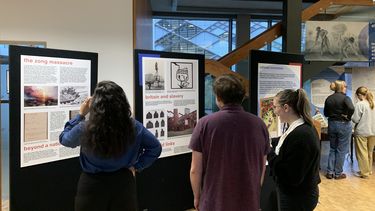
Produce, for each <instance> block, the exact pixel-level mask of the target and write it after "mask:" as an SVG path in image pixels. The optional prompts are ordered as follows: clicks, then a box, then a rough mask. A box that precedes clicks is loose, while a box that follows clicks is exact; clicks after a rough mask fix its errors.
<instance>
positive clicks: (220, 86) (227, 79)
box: [213, 74, 246, 104]
mask: <svg viewBox="0 0 375 211" xmlns="http://www.w3.org/2000/svg"><path fill="white" fill-rule="evenodd" d="M213 91H214V93H215V95H216V97H219V98H220V99H221V101H222V102H223V103H224V104H241V103H242V101H243V99H244V97H245V93H246V92H245V88H244V86H243V83H242V81H241V80H240V79H239V78H237V77H236V76H234V75H232V74H225V75H222V76H219V77H217V78H216V79H215V81H214V83H213Z"/></svg>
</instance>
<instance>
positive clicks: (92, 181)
mask: <svg viewBox="0 0 375 211" xmlns="http://www.w3.org/2000/svg"><path fill="white" fill-rule="evenodd" d="M89 112H90V117H89V119H88V121H84V120H85V116H86V115H87V114H88V113H89ZM59 140H60V143H61V144H62V145H64V146H67V147H72V148H74V147H77V146H81V151H80V158H79V159H80V163H81V166H82V171H83V172H82V174H81V176H80V179H79V182H78V187H77V194H76V199H75V210H79V211H81V210H82V211H83V210H90V211H92V210H100V211H103V210H129V211H131V210H137V200H136V195H137V194H136V185H135V178H134V177H135V172H136V171H141V170H143V169H144V168H147V167H149V166H150V165H151V164H152V163H153V162H154V161H155V160H156V159H157V158H158V157H159V155H160V153H161V145H160V143H159V141H158V140H157V139H156V137H155V136H154V135H153V134H152V133H151V132H149V131H148V130H147V129H146V128H145V127H144V126H143V125H142V123H140V122H138V121H137V120H134V119H133V118H131V109H130V105H129V102H128V100H127V98H126V95H125V93H124V91H123V89H122V88H121V87H120V86H119V85H117V84H116V83H114V82H112V81H102V82H99V83H98V84H97V86H96V88H95V91H94V95H93V96H92V97H91V98H87V99H86V100H85V101H84V102H83V103H82V105H81V107H80V112H79V114H78V115H77V116H76V117H74V118H73V119H71V120H70V121H68V122H67V123H66V124H65V128H64V131H63V132H62V133H61V134H60V138H59Z"/></svg>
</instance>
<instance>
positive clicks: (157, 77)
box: [138, 55, 203, 157]
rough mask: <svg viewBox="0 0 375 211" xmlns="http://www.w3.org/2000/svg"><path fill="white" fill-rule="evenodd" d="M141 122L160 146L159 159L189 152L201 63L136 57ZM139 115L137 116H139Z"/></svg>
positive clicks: (196, 119)
mask: <svg viewBox="0 0 375 211" xmlns="http://www.w3.org/2000/svg"><path fill="white" fill-rule="evenodd" d="M139 59H140V60H139V70H140V71H139V75H140V76H141V78H142V80H141V81H140V84H141V87H142V103H141V106H142V112H141V113H142V117H141V119H140V118H138V120H140V121H142V122H143V124H144V126H145V127H146V128H147V129H148V130H149V131H150V132H151V133H152V134H154V135H155V137H157V138H158V139H159V141H160V143H161V145H162V153H161V156H160V157H167V156H173V155H178V154H183V153H188V152H191V150H190V149H189V148H188V145H189V142H190V138H191V134H192V133H193V129H194V127H195V125H196V124H197V121H198V119H199V110H200V107H202V105H200V104H199V90H200V89H203V87H200V86H199V68H200V62H202V60H200V59H192V58H183V57H180V58H160V57H155V56H147V55H144V56H141V57H139ZM139 113H140V112H139Z"/></svg>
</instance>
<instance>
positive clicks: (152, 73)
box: [144, 59, 165, 91]
mask: <svg viewBox="0 0 375 211" xmlns="http://www.w3.org/2000/svg"><path fill="white" fill-rule="evenodd" d="M144 68H145V69H144V86H145V90H146V91H147V90H164V89H165V86H164V84H165V76H164V62H162V61H160V60H159V61H158V60H154V59H153V60H145V61H144Z"/></svg>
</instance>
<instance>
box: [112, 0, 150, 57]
mask: <svg viewBox="0 0 375 211" xmlns="http://www.w3.org/2000/svg"><path fill="white" fill-rule="evenodd" d="M119 27H121V26H119ZM152 33H153V32H152V10H151V4H150V1H149V0H133V49H145V50H152V47H153V43H152V41H153V40H152V37H153V36H152Z"/></svg>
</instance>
